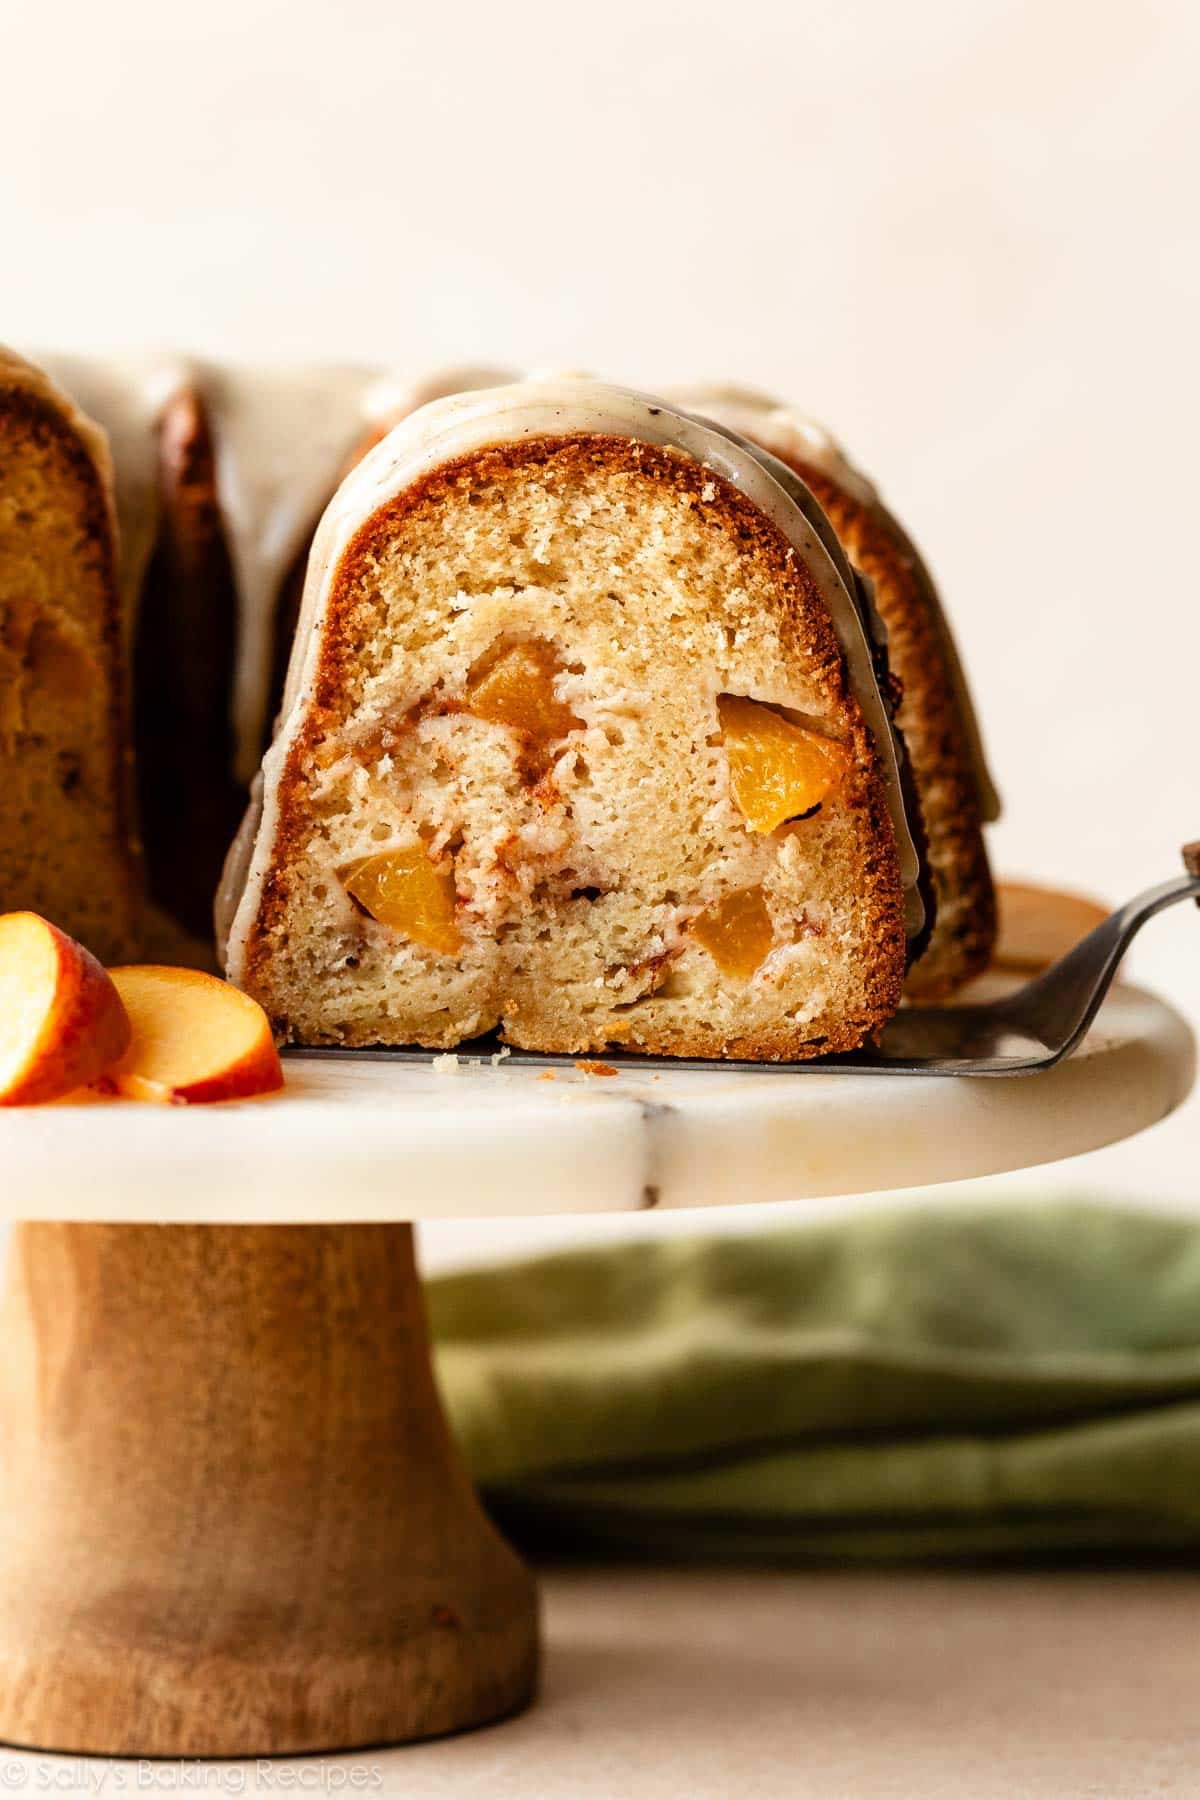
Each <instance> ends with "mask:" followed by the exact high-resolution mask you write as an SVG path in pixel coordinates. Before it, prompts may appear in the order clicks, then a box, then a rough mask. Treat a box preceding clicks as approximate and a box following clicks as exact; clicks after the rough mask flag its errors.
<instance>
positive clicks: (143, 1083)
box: [103, 963, 283, 1106]
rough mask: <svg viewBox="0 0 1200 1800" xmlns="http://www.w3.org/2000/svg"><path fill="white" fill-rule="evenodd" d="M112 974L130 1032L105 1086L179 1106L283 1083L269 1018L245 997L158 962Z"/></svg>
mask: <svg viewBox="0 0 1200 1800" xmlns="http://www.w3.org/2000/svg"><path fill="white" fill-rule="evenodd" d="M112 979H113V984H114V986H115V987H116V990H117V992H118V994H120V996H121V999H122V1000H123V1001H124V1003H125V1010H126V1012H127V1013H128V1014H129V1019H130V1023H131V1024H132V1026H133V1037H132V1040H131V1042H130V1045H129V1048H128V1050H126V1052H125V1054H124V1056H122V1058H121V1060H120V1062H118V1063H117V1064H116V1066H115V1068H112V1069H110V1070H109V1072H108V1074H107V1076H106V1077H105V1078H104V1084H103V1085H104V1086H105V1087H109V1086H110V1085H111V1088H112V1089H113V1090H115V1092H116V1093H118V1094H122V1095H124V1097H125V1098H126V1099H127V1100H160V1101H167V1102H170V1103H173V1104H174V1105H177V1106H181V1105H188V1104H191V1103H193V1102H198V1101H206V1100H248V1099H250V1098H251V1097H252V1096H253V1095H255V1094H271V1093H274V1092H275V1091H276V1089H278V1088H281V1087H282V1086H283V1070H282V1069H281V1068H280V1066H279V1052H278V1051H277V1050H276V1048H275V1042H274V1039H273V1038H272V1036H271V1026H270V1023H269V1021H268V1019H267V1015H266V1013H265V1012H264V1011H263V1009H262V1007H261V1006H260V1005H259V1004H258V1002H257V1001H256V1000H251V998H250V996H249V995H248V994H243V993H241V992H239V990H238V989H237V988H235V987H230V985H229V983H228V982H227V981H221V980H219V979H218V977H217V976H216V975H205V974H204V973H202V971H201V970H199V969H176V968H170V967H167V966H166V965H164V964H160V963H141V964H134V965H132V966H130V967H128V968H124V969H113V970H112Z"/></svg>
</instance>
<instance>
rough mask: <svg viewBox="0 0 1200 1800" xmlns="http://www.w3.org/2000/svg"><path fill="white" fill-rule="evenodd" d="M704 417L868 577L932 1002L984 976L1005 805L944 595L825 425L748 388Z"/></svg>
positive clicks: (725, 391) (727, 395)
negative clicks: (786, 471) (896, 695)
mask: <svg viewBox="0 0 1200 1800" xmlns="http://www.w3.org/2000/svg"><path fill="white" fill-rule="evenodd" d="M680 398H681V399H682V400H683V402H684V404H686V405H688V406H690V407H692V408H694V409H695V410H696V411H697V412H700V413H703V414H705V415H706V416H708V417H710V418H713V419H715V420H717V421H718V422H719V423H721V424H724V425H727V426H729V427H730V428H731V429H733V430H734V431H739V432H741V433H742V434H743V435H744V436H746V437H748V438H751V439H753V441H754V442H755V443H758V444H762V445H763V446H764V447H765V448H766V449H768V450H770V451H772V452H773V453H774V454H775V455H776V456H778V457H780V458H781V459H782V460H783V461H784V462H786V463H787V464H788V466H789V467H790V468H792V469H794V470H795V471H796V472H797V474H799V475H800V476H801V477H802V478H803V480H804V481H805V482H806V483H807V485H808V486H809V487H810V488H811V489H812V490H813V492H814V493H815V494H816V496H817V498H818V500H819V501H820V502H821V505H822V506H823V507H824V509H825V511H826V512H827V513H828V515H829V517H830V519H831V520H832V522H833V525H834V528H835V529H836V531H837V534H838V537H839V538H840V540H841V543H842V546H843V548H844V549H845V551H846V554H847V555H848V556H849V558H850V561H851V562H852V563H853V564H854V566H855V568H856V569H858V570H860V571H861V572H862V573H863V574H864V575H866V576H868V577H869V578H870V581H871V583H872V586H873V588H874V597H875V603H876V605H877V606H878V608H879V612H880V614H881V615H882V617H883V621H884V624H885V625H886V626H887V632H888V658H889V662H890V664H891V668H892V672H893V674H895V675H896V676H897V677H898V679H899V681H900V684H901V687H902V689H903V694H902V697H901V700H900V704H899V708H898V710H897V715H896V716H897V722H898V723H899V725H900V728H901V730H902V731H903V733H904V739H905V742H906V744H907V746H908V751H909V755H910V757H911V761H912V772H913V780H914V785H915V787H916V790H917V796H918V799H919V801H920V807H921V815H922V822H923V825H924V829H925V833H926V836H927V840H928V853H929V862H930V869H931V873H932V877H933V883H934V888H935V892H936V896H937V919H936V923H935V925H934V928H933V932H932V934H931V937H930V940H929V944H928V947H927V948H926V949H925V951H924V952H923V954H922V955H921V956H920V957H919V958H918V960H917V961H916V962H915V964H914V965H913V967H912V969H910V971H909V976H908V981H907V984H906V992H907V994H908V995H909V996H910V998H914V999H924V1000H932V999H937V998H941V997H944V996H945V995H947V994H950V993H953V991H954V990H955V989H956V988H958V987H960V986H961V985H962V983H963V982H964V981H966V980H967V979H968V978H969V977H970V976H972V975H975V974H978V973H979V971H980V970H981V969H983V968H986V966H987V963H988V960H989V958H990V955H991V951H992V945H993V943H994V940H995V935H996V904H995V897H994V894H993V889H992V879H991V873H990V871H989V868H988V859H987V851H986V848H985V846H984V840H983V826H984V824H985V823H987V822H988V821H990V820H993V819H995V818H996V817H997V815H998V813H999V803H998V801H997V798H996V791H995V788H994V786H993V784H992V780H991V777H990V775H989V773H988V768H987V762H986V759H985V757H984V752H983V747H982V742H981V738H980V733H979V727H978V724H977V722H976V715H975V709H974V707H973V705H972V703H971V697H970V693H969V691H968V688H967V684H966V681H965V679H964V676H963V672H962V664H961V662H960V659H959V656H958V652H957V650H956V648H955V644H954V639H953V637H952V636H951V634H950V630H949V627H948V625H947V623H946V618H945V614H944V612H943V610H942V606H941V603H940V601H939V598H938V593H937V589H936V588H935V586H934V584H933V581H932V579H931V577H930V574H929V571H928V569H927V568H926V566H925V563H924V562H923V560H922V558H921V556H920V554H919V553H918V551H917V549H916V548H915V546H914V545H913V543H912V541H911V539H910V538H909V537H908V535H907V534H906V532H905V531H904V529H903V527H902V526H901V525H900V524H899V523H898V522H897V520H896V519H895V518H894V517H893V516H892V514H891V513H890V512H888V511H887V509H886V508H885V507H884V505H883V504H882V502H881V501H880V498H879V495H878V494H877V492H876V491H875V488H874V486H873V485H872V483H871V482H870V481H868V480H867V478H866V477H865V476H864V475H863V474H861V472H860V471H859V470H858V469H856V468H855V467H854V466H853V465H852V464H851V463H850V461H849V460H848V459H847V457H846V456H845V454H844V452H843V451H842V450H841V449H840V447H839V446H838V445H837V444H836V443H835V442H834V441H833V439H832V438H831V437H830V436H829V434H828V432H827V431H825V430H824V429H823V428H822V427H821V426H819V425H817V424H815V423H814V422H813V421H812V420H810V419H807V418H805V417H804V416H803V415H802V414H800V413H798V412H796V411H794V410H793V409H792V408H791V407H788V406H784V405H782V404H781V403H780V402H779V401H776V400H772V399H769V398H768V397H767V396H765V395H762V394H756V393H753V392H747V391H745V390H743V389H739V388H722V387H711V388H693V389H688V390H686V391H685V392H684V393H683V394H682V395H681V396H680Z"/></svg>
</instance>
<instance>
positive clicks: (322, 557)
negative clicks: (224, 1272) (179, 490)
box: [217, 377, 923, 980]
mask: <svg viewBox="0 0 1200 1800" xmlns="http://www.w3.org/2000/svg"><path fill="white" fill-rule="evenodd" d="M595 433H600V434H605V435H612V436H619V437H627V438H632V439H635V440H637V441H639V442H643V443H648V444H656V445H661V446H664V447H668V448H671V449H675V450H678V451H682V452H683V453H684V454H686V455H688V456H691V457H694V458H695V460H696V461H697V462H699V463H701V464H702V465H704V466H705V467H708V468H711V469H712V470H713V471H714V472H715V473H716V474H718V475H720V476H722V477H723V478H724V479H725V480H727V481H729V482H730V483H731V484H732V485H733V486H734V487H736V488H738V489H739V490H740V491H741V492H742V493H744V494H745V495H746V496H747V498H748V499H749V500H751V501H752V502H753V503H754V505H756V506H757V507H758V508H759V510H760V511H761V512H763V513H764V514H765V515H766V517H767V518H768V519H770V520H771V521H772V523H773V524H774V525H775V526H776V527H777V529H778V530H779V531H780V532H781V534H782V535H783V537H784V538H785V539H786V540H787V541H788V542H789V543H790V544H791V545H792V546H793V548H794V549H795V551H796V553H797V555H798V556H799V557H800V558H801V560H802V561H803V563H804V565H805V567H806V568H807V569H808V571H809V573H810V574H811V576H812V578H813V580H814V582H815V584H816V586H817V590H818V592H819V594H820V596H821V599H822V601H823V602H824V604H825V606H826V608H827V610H828V611H829V613H830V616H831V619H832V621H833V625H834V629H835V631H836V633H837V636H838V639H839V642H840V643H841V646H842V650H843V653H844V656H845V659H846V668H847V674H848V678H849V681H850V685H851V688H852V691H853V692H854V695H855V698H856V699H857V700H858V703H859V706H860V708H861V710H862V712H863V716H864V718H865V720H866V723H867V725H868V727H869V728H870V730H871V732H872V735H873V736H874V738H875V742H876V745H877V747H878V751H879V756H880V762H881V765H882V772H883V778H884V785H885V790H886V793H887V799H888V805H889V809H890V812H891V816H892V821H893V827H894V831H895V836H896V844H897V851H898V855H899V861H900V870H901V878H902V881H903V883H904V887H905V892H906V897H907V902H908V919H909V930H910V933H911V934H915V932H916V931H917V930H918V929H919V927H920V925H921V922H922V914H923V908H922V903H921V900H920V896H919V894H918V892H917V880H918V874H919V862H918V857H917V852H916V849H915V846H914V844H913V841H912V837H911V834H910V831H909V827H908V821H907V818H906V816H905V811H904V803H903V799H902V796H901V788H900V777H899V769H898V766H897V752H896V744H895V739H894V736H893V733H892V729H891V724H890V720H889V718H888V714H887V710H886V708H885V706H884V703H883V699H882V697H881V695H880V691H879V687H878V683H877V681H876V677H875V670H874V665H873V661H872V655H871V648H870V644H869V642H868V639H867V633H866V629H865V627H864V624H863V621H862V619H861V617H860V615H859V611H858V608H857V606H856V600H855V577H854V574H853V572H852V571H851V569H850V566H849V564H848V563H847V561H846V559H845V556H844V555H843V553H842V550H841V547H840V545H839V544H838V542H837V539H836V537H835V535H834V533H833V530H832V527H831V526H830V524H829V522H828V520H827V519H826V518H825V515H824V513H823V512H822V511H821V509H820V507H819V506H818V505H817V503H816V501H815V500H814V498H813V496H812V495H811V494H810V493H809V491H808V489H807V488H806V487H805V486H804V484H803V483H802V482H801V481H800V480H799V478H798V477H797V476H795V475H794V474H793V473H792V471H791V470H789V469H787V468H786V467H785V466H784V465H783V464H782V463H781V462H779V461H778V460H777V459H776V458H775V457H773V456H772V455H770V453H769V452H766V451H764V450H762V449H761V448H760V447H758V446H756V445H754V444H751V443H750V442H748V441H747V440H746V439H744V438H741V437H739V436H737V435H736V434H735V433H733V432H731V431H729V430H727V429H726V428H724V427H723V426H720V425H717V424H712V423H709V422H708V421H705V420H701V419H698V418H695V417H693V416H692V415H690V414H689V413H687V412H685V411H683V410H681V409H679V408H678V407H673V406H669V405H668V404H667V403H666V402H665V401H661V400H658V399H655V398H653V397H652V396H648V395H645V394H639V393H634V392H631V391H629V390H627V389H623V388H614V387H609V386H606V385H604V384H602V383H598V382H591V381H587V380H583V379H579V378H570V377H568V378H562V379H560V380H557V381H548V382H523V383H517V384H514V385H513V386H510V387H501V388H493V389H490V390H487V391H484V392H478V391H476V392H469V393H466V394H460V395H455V396H452V397H450V398H448V399H443V400H439V401H435V402H434V403H432V404H430V405H428V406H425V407H423V408H422V409H421V410H420V411H419V412H417V413H414V414H412V415H410V417H409V418H408V419H407V420H405V421H403V422H401V423H400V424H399V425H398V426H397V427H396V429H395V430H393V431H392V432H391V433H389V435H388V436H387V437H386V438H385V439H384V440H383V441H382V443H380V444H379V445H377V446H376V448H375V449H374V450H373V451H372V452H371V453H370V455H368V456H367V457H366V458H365V459H364V460H363V461H362V462H361V463H360V464H359V465H358V467H357V468H356V469H355V470H354V471H353V472H352V473H351V475H350V476H349V477H348V478H347V479H346V481H345V482H344V483H343V484H342V486H341V488H340V489H339V490H338V492H337V494H336V495H335V496H334V498H333V500H332V501H331V503H330V505H329V507H328V509H327V511H326V513H325V515H324V517H323V518H322V520H321V524H320V526H319V528H318V531H317V535H316V539H315V541H314V544H313V550H312V554H311V556H310V558H309V564H308V574H307V579H306V582H305V589H304V599H303V604H302V607H301V613H300V620H299V624H298V626H297V631H296V643H295V647H294V650H293V655H292V661H291V665H290V668H289V671H288V681H287V688H286V691H285V694H284V700H283V709H282V715H281V725H280V730H279V732H278V734H277V736H276V738H275V741H274V743H273V744H272V746H271V748H270V750H269V751H268V753H267V757H266V759H265V761H264V765H263V772H262V777H261V778H260V781H259V782H258V783H256V796H255V806H254V814H252V816H251V817H250V819H248V821H247V824H246V826H245V828H244V829H243V831H242V833H240V834H239V839H238V843H237V845H236V846H235V849H234V851H233V852H231V855H230V859H229V863H228V865H227V868H226V874H225V879H224V881H223V883H222V889H221V893H220V895H219V898H218V907H217V913H218V931H219V934H220V936H221V938H222V941H223V953H224V954H225V955H226V961H227V967H228V968H229V971H230V974H231V976H232V978H233V979H235V980H236V979H237V978H238V972H239V969H240V958H241V955H242V951H243V949H244V945H245V939H246V934H247V932H248V931H249V929H250V926H251V924H252V921H253V919H254V917H255V916H256V913H257V910H258V905H259V899H260V895H261V889H262V884H263V881H264V880H265V877H266V874H267V871H268V868H269V865H270V860H271V854H272V847H273V839H274V834H275V829H276V823H277V820H276V801H275V789H276V778H277V776H278V775H279V774H280V772H281V771H282V768H283V764H284V762H285V760H286V757H287V755H288V752H289V750H290V747H291V744H292V741H293V739H294V737H295V734H296V732H297V730H298V729H299V728H300V725H301V722H302V719H303V715H304V712H305V708H306V702H307V699H308V696H309V693H310V691H311V684H312V682H313V681H314V679H315V676H316V672H317V666H318V661H319V655H320V636H321V633H320V626H321V620H322V613H323V607H324V603H325V599H326V596H327V594H328V591H329V587H330V584H331V580H332V577H333V575H334V572H335V571H336V568H337V566H338V564H339V562H340V561H341V558H342V556H343V555H344V554H345V552H346V550H347V548H348V546H349V544H350V542H351V540H352V539H353V537H354V536H355V535H356V533H357V532H358V530H359V529H360V527H361V526H362V524H363V523H364V521H365V520H366V519H368V518H369V517H370V516H371V515H372V514H373V513H374V512H375V511H377V509H378V508H379V507H380V506H382V505H384V504H385V503H386V502H387V501H389V500H390V499H392V498H393V497H394V496H395V495H397V494H398V493H401V492H402V491H403V490H404V489H405V488H407V487H409V486H411V485H412V484H413V483H414V482H416V481H418V480H420V479H421V478H422V476H424V475H426V474H427V473H428V472H429V471H430V470H432V469H435V468H437V467H440V466H441V465H442V464H444V463H447V462H451V461H454V460H455V459H456V458H458V457H461V456H466V455H469V454H472V453H474V452H476V451H479V450H483V449H487V448H489V447H491V446H493V445H495V444H500V443H511V442H515V441H521V440H526V439H533V438H542V437H567V436H579V435H588V434H595ZM254 815H257V817H255V816H254ZM226 938H227V940H228V942H227V948H225V944H224V941H225V939H226Z"/></svg>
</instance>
